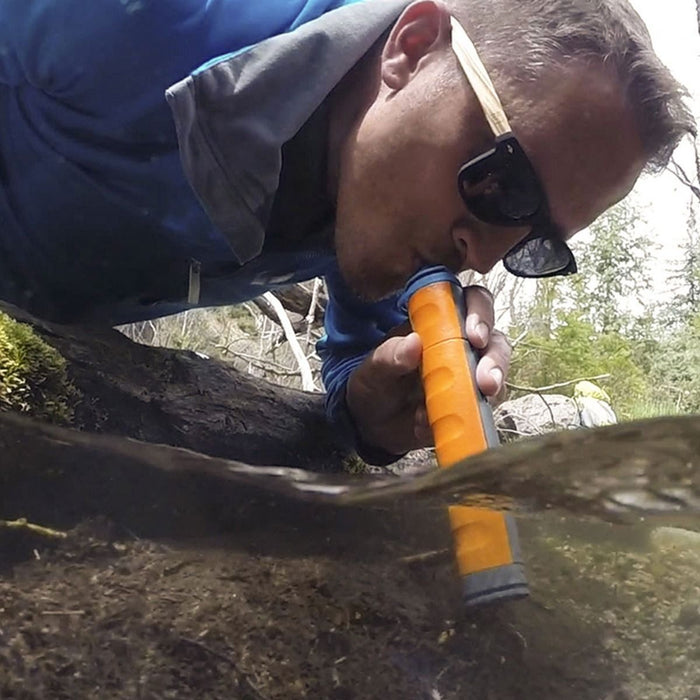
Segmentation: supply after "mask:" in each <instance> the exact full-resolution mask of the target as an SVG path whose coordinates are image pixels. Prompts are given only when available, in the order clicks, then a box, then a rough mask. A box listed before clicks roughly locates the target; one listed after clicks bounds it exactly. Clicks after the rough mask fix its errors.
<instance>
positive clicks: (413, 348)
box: [372, 333, 423, 378]
mask: <svg viewBox="0 0 700 700" xmlns="http://www.w3.org/2000/svg"><path fill="white" fill-rule="evenodd" d="M422 349H423V346H422V343H421V339H420V336H419V335H418V333H409V334H408V335H406V336H398V337H393V338H389V339H387V340H385V341H384V342H383V343H382V344H381V345H380V346H379V347H378V348H377V349H376V350H375V351H374V355H373V358H372V359H373V364H374V365H375V367H376V369H377V370H378V371H380V372H381V373H382V374H383V375H384V376H385V377H387V378H391V377H401V376H404V375H406V374H411V373H412V372H415V371H416V370H417V369H418V365H419V364H420V358H421V353H422Z"/></svg>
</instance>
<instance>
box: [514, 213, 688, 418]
mask: <svg viewBox="0 0 700 700" xmlns="http://www.w3.org/2000/svg"><path fill="white" fill-rule="evenodd" d="M637 223H638V217H637V214H636V212H635V210H634V209H633V207H632V206H631V205H630V204H629V203H627V202H623V203H622V204H619V205H617V206H616V207H613V209H611V210H610V211H609V212H608V213H607V214H606V215H605V216H603V217H601V219H600V220H599V221H598V222H596V224H594V225H593V226H592V227H591V233H590V238H589V240H588V241H586V242H585V243H584V244H583V245H579V246H578V247H577V258H578V259H579V269H580V270H581V274H580V275H578V276H575V277H573V278H567V279H563V280H540V281H538V283H537V289H536V291H535V294H534V295H533V296H532V298H530V299H529V303H526V304H524V305H522V306H521V307H520V308H519V309H516V314H515V318H514V319H513V321H514V323H513V325H512V326H511V328H510V330H509V334H510V336H511V337H512V338H515V337H518V338H519V339H520V342H519V344H518V347H517V351H516V353H515V356H514V358H513V369H512V372H511V376H510V381H511V382H512V383H513V384H517V385H521V386H528V387H542V386H548V385H551V384H558V383H562V382H567V381H571V380H573V379H578V378H588V377H594V376H598V375H601V374H609V375H610V378H609V379H605V380H601V381H600V382H599V383H600V384H601V385H602V386H604V388H605V389H606V391H607V392H608V393H609V394H610V396H611V398H612V403H613V408H614V409H615V411H616V412H617V414H618V416H620V417H621V418H623V419H633V418H643V417H651V416H655V415H661V414H674V413H679V412H684V413H685V412H700V311H698V304H699V303H700V248H699V247H698V246H699V244H700V239H699V238H698V233H697V230H696V228H695V220H694V218H692V216H691V218H690V219H689V222H688V223H689V230H688V242H687V245H686V246H685V248H684V255H683V261H682V263H680V264H679V266H678V270H677V275H676V276H675V278H674V280H673V281H675V282H676V284H677V285H678V293H677V294H676V296H675V298H674V301H673V304H672V305H668V306H663V305H659V304H657V303H656V302H655V300H649V299H648V298H647V297H646V296H645V294H646V292H647V288H648V279H649V275H650V272H649V270H650V265H651V263H652V252H653V247H652V243H651V241H649V240H648V239H647V238H646V237H645V236H644V235H643V234H642V233H641V232H640V231H639V227H638V226H637ZM570 389H571V387H570V386H569V387H565V388H562V389H556V390H555V391H557V392H558V393H570Z"/></svg>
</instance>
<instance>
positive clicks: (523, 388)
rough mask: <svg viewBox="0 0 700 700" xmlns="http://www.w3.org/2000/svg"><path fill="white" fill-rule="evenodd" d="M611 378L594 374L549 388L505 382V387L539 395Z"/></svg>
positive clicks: (551, 385)
mask: <svg viewBox="0 0 700 700" xmlns="http://www.w3.org/2000/svg"><path fill="white" fill-rule="evenodd" d="M611 376H612V375H611V374H596V375H595V376H594V377H579V378H578V379H570V380H569V381H567V382H559V383H558V384H550V385H549V386H538V387H534V386H519V385H518V384H511V383H510V382H506V386H507V387H508V388H509V389H515V390H517V391H527V392H528V393H530V394H539V393H541V392H543V391H550V390H551V389H561V388H562V387H565V386H569V385H571V384H578V383H579V382H591V381H593V380H594V379H608V378H610V377H611Z"/></svg>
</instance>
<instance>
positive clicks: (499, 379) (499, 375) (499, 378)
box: [489, 367, 503, 391]
mask: <svg viewBox="0 0 700 700" xmlns="http://www.w3.org/2000/svg"><path fill="white" fill-rule="evenodd" d="M489 374H490V375H491V376H492V377H493V379H494V381H495V382H496V384H497V386H498V390H499V391H500V389H501V387H502V386H503V372H501V370H500V369H498V367H494V368H493V369H492V370H491V371H490V372H489Z"/></svg>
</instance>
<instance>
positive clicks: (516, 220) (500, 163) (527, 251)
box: [451, 17, 577, 277]
mask: <svg viewBox="0 0 700 700" xmlns="http://www.w3.org/2000/svg"><path fill="white" fill-rule="evenodd" d="M451 19H452V48H453V50H454V52H455V55H456V56H457V60H458V61H459V64H460V66H461V67H462V70H463V71H464V74H465V76H466V78H467V80H468V81H469V83H470V85H471V86H472V89H473V90H474V93H475V94H476V97H477V99H478V100H479V104H480V105H481V108H482V110H483V112H484V116H485V117H486V120H487V122H488V123H489V126H490V127H491V131H492V132H493V135H494V137H495V142H494V146H493V148H490V149H489V150H488V151H486V152H484V153H482V154H480V155H478V156H477V157H476V158H473V159H472V160H470V161H469V162H467V163H465V164H464V165H463V166H462V167H461V168H460V170H459V174H458V176H457V183H458V187H459V193H460V195H461V196H462V200H463V201H464V204H465V205H466V207H467V208H468V209H469V211H470V212H471V213H472V214H473V215H474V216H475V217H476V218H477V219H480V220H481V221H483V222H485V223H487V224H493V225H496V226H512V227H515V226H528V227H530V233H529V234H528V235H527V236H526V237H525V238H524V239H523V240H522V241H520V242H519V243H517V244H516V245H515V246H514V247H513V248H511V249H510V250H509V251H508V252H507V253H506V254H505V256H504V257H503V265H504V267H505V268H506V270H508V272H510V273H512V274H513V275H517V276H518V277H554V276H555V275H570V274H573V273H574V272H576V270H577V267H576V260H575V259H574V254H573V253H572V252H571V249H570V248H569V246H568V245H567V244H566V242H565V241H564V238H563V235H562V231H561V229H560V228H559V227H558V226H557V225H556V224H555V223H554V222H553V221H552V219H551V216H550V212H549V204H548V202H547V195H546V194H545V191H544V188H543V186H542V182H541V180H540V179H539V177H538V176H537V173H536V171H535V169H534V167H533V166H532V163H531V162H530V159H529V158H528V157H527V155H526V153H525V151H524V150H523V149H522V146H521V145H520V143H519V142H518V139H517V138H516V137H515V135H514V134H513V132H512V131H511V128H510V124H509V123H508V118H507V117H506V115H505V112H504V111H503V107H502V106H501V101H500V100H499V98H498V95H497V94H496V90H495V88H494V87H493V83H492V82H491V79H490V78H489V75H488V73H487V72H486V68H485V67H484V64H483V63H482V62H481V59H480V58H479V55H478V54H477V52H476V48H475V47H474V44H473V43H472V41H471V39H470V38H469V37H468V36H467V33H466V32H465V31H464V28H463V27H462V25H461V24H460V23H459V22H458V21H457V20H456V19H454V17H452V18H451Z"/></svg>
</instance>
